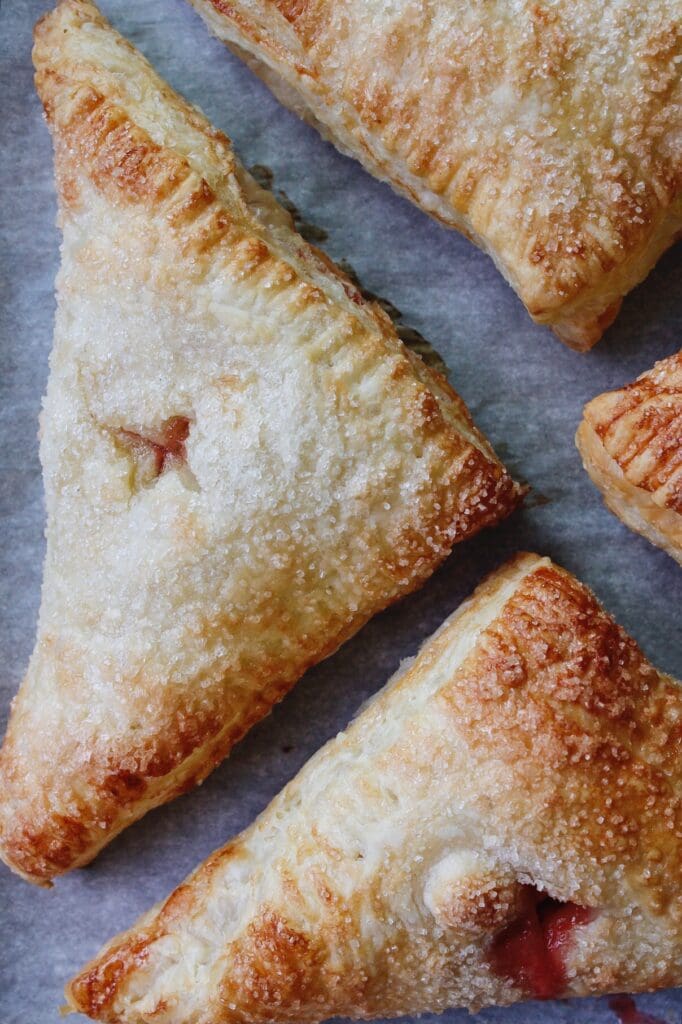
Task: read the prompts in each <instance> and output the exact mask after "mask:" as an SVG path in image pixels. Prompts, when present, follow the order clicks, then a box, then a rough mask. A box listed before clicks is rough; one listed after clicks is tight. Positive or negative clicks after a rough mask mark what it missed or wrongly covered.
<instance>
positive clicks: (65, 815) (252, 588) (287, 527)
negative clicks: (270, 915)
mask: <svg viewBox="0 0 682 1024" xmlns="http://www.w3.org/2000/svg"><path fill="white" fill-rule="evenodd" d="M34 61H35V65H36V83H37V87H38V91H39V93H40V96H41V99H42V101H43V103H44V106H45V110H46V115H47V119H48V123H49V126H50V129H51V132H52V134H53V137H54V144H55V162H56V173H57V182H58V191H59V199H60V218H61V223H62V227H63V231H64V245H63V262H62V268H61V271H60V275H59V281H58V292H59V295H58V298H59V303H58V312H57V321H56V327H55V344H54V350H53V354H52V358H51V378H50V382H49V386H48V394H47V397H46V400H45V407H44V411H43V420H42V442H41V458H42V462H43V467H44V477H45V487H46V499H47V510H48V526H47V557H46V564H45V576H44V586H43V598H42V606H41V614H40V623H39V629H38V639H37V643H36V647H35V650H34V653H33V656H32V659H31V663H30V665H29V669H28V673H27V677H26V680H25V682H24V684H23V686H22V688H21V691H20V693H19V695H18V697H17V700H16V702H15V707H14V709H13V713H12V716H11V719H10V724H9V727H8V730H7V735H6V737H5V741H4V745H3V748H2V752H1V753H0V790H1V792H2V799H1V800H0V854H1V855H2V856H3V858H4V859H5V860H6V861H7V863H9V864H10V865H11V866H12V868H13V869H14V870H16V871H18V872H19V873H21V874H23V875H24V876H25V877H26V878H29V879H31V880H33V881H37V882H47V881H48V880H49V879H51V878H52V877H54V876H55V875H57V874H59V873H61V872H62V871H66V870H68V869H69V868H71V867H74V866H77V865H79V864H83V863H85V862H87V861H88V860H90V859H91V858H92V857H93V856H94V855H95V854H96V853H97V852H98V850H99V849H100V848H101V847H102V846H103V845H104V844H105V843H106V842H107V841H109V840H110V839H111V838H112V837H113V836H114V835H115V834H116V833H117V832H118V831H120V830H121V829H122V828H124V827H125V826H126V825H128V824H129V823H130V822H132V821H134V820H135V819H136V818H138V817H140V816H141V815H142V814H144V813H145V812H146V811H147V810H148V809H150V808H151V807H153V806H156V805H158V804H160V803H162V802H163V801H165V800H168V799H170V798H171V797H173V796H175V795H176V794H178V793H181V792H183V791H184V790H185V789H187V788H189V787H190V786H192V785H194V784H195V783H197V782H198V781H200V780H201V779H202V778H204V777H205V775H207V774H208V772H209V771H210V770H211V769H212V768H213V767H214V765H215V764H216V763H218V761H219V760H220V759H221V758H223V757H224V756H225V755H226V754H227V753H228V752H229V750H230V748H231V746H232V745H233V744H234V743H235V742H236V741H237V740H238V739H239V738H240V737H241V736H242V735H243V734H244V732H245V731H246V730H247V729H249V728H250V727H251V726H252V725H253V724H254V723H255V722H257V721H258V720H259V719H260V718H261V717H262V716H263V715H264V714H266V713H267V712H268V711H269V710H270V708H271V707H272V705H273V703H275V702H276V701H277V700H279V699H281V698H282V697H283V696H284V694H285V693H286V692H287V691H288V690H289V689H290V688H291V686H292V685H293V684H294V683H295V682H296V680H297V679H298V678H299V677H300V676H301V674H302V673H303V672H304V671H305V670H306V669H307V668H308V667H309V666H311V665H313V664H315V663H316V662H318V661H319V660H320V659H321V658H324V657H326V656H327V655H329V654H331V653H333V651H334V650H335V649H336V648H337V647H338V646H339V644H341V643H342V642H343V641H344V640H345V639H347V638H348V637H349V636H351V635H352V634H353V633H354V632H356V630H357V629H359V628H360V626H362V624H363V623H364V622H366V621H367V619H368V618H369V617H370V616H371V615H373V614H375V613H376V612H377V611H379V610H380V609H381V608H384V607H385V606H386V605H387V604H389V603H390V602H391V601H393V600H396V599H398V598H399V597H401V596H403V595H404V594H407V593H409V592H410V591H411V590H412V589H414V588H415V587H416V586H418V585H419V584H420V583H421V582H422V581H423V580H424V579H426V578H427V577H428V575H429V574H430V573H431V572H432V571H433V570H434V568H435V567H436V566H437V565H438V564H439V563H440V562H441V561H442V559H443V558H444V557H445V556H446V555H447V554H448V552H449V551H450V549H451V547H452V545H453V544H454V543H456V542H458V541H459V540H462V539H463V538H464V537H466V536H470V535H471V534H473V533H475V532H476V531H477V530H479V529H480V528H481V527H483V526H485V525H487V524H491V523H494V522H496V521H497V520H499V519H500V518H501V517H502V516H504V515H506V514H507V513H508V512H509V511H511V509H512V508H513V507H514V505H515V504H516V503H517V502H518V500H519V497H520V494H521V490H520V489H519V488H517V487H516V485H515V484H514V483H513V481H512V480H511V478H510V477H509V475H508V473H507V472H506V470H505V469H504V467H503V466H502V465H501V463H500V462H499V461H498V460H497V458H496V457H495V454H494V452H493V451H492V449H491V448H490V445H489V444H488V442H487V441H486V440H485V439H484V438H483V437H482V435H481V434H480V433H479V432H478V431H477V430H476V428H475V426H474V425H473V423H472V421H471V417H470V416H469V413H468V411H467V410H466V408H465V406H464V404H463V402H462V401H461V399H459V397H458V396H457V395H455V393H454V392H453V391H452V389H451V388H449V385H447V383H446V382H445V381H443V380H442V379H441V378H440V377H438V375H436V374H434V373H433V372H432V371H431V370H429V369H428V368H427V367H425V366H424V364H423V363H421V361H420V360H418V359H415V358H414V357H413V356H412V355H411V354H410V353H409V352H408V351H407V350H406V349H405V348H404V346H403V345H402V344H401V343H400V341H399V340H398V338H397V336H396V333H395V331H394V329H393V327H392V325H391V323H390V321H389V319H388V318H387V317H386V315H385V314H384V313H383V312H382V311H381V310H380V309H379V307H378V306H376V305H374V304H371V303H367V302H365V301H364V300H362V298H361V297H360V296H359V295H357V293H356V291H355V289H354V287H353V286H352V284H351V282H350V281H348V279H347V278H346V277H345V276H344V275H343V274H342V273H341V272H340V271H338V270H337V269H334V270H333V272H331V271H330V269H329V264H328V262H327V261H325V260H324V259H322V258H321V257H320V255H319V253H317V251H316V250H314V249H313V248H311V247H310V246H308V245H307V244H306V243H305V242H304V241H303V239H301V238H300V236H299V235H297V234H296V233H295V232H293V231H292V230H291V228H290V225H289V223H288V218H287V216H286V215H285V214H284V213H283V211H281V210H280V209H279V208H278V207H277V206H276V204H274V201H273V200H272V199H271V198H267V199H266V198H265V197H264V195H263V193H262V191H261V190H260V189H259V188H258V186H257V185H256V184H255V183H254V182H253V181H251V180H250V179H249V177H248V175H247V174H246V172H245V171H244V170H243V169H242V168H241V167H240V166H239V165H238V163H237V161H236V159H235V157H234V154H233V152H232V149H231V147H230V144H229V140H227V138H226V137H225V136H224V135H222V134H221V133H220V132H217V131H215V130H214V129H213V128H211V126H210V125H209V123H208V122H207V121H206V120H205V118H204V117H203V116H202V115H201V114H200V113H199V112H198V111H197V110H195V109H194V108H192V107H190V106H189V105H188V104H186V103H184V101H182V100H181V99H180V98H179V97H178V96H176V95H175V94H174V93H173V92H172V91H171V90H170V89H169V87H168V86H167V85H166V84H165V83H164V82H162V81H161V80H160V79H159V78H158V76H156V75H155V73H154V72H153V70H152V69H151V67H150V66H149V65H148V64H147V62H146V61H145V60H144V59H143V58H142V57H141V55H140V54H138V53H137V52H136V51H135V50H134V49H133V48H132V47H130V46H129V45H128V44H127V43H126V42H125V41H124V40H122V39H121V38H120V36H118V35H117V34H116V33H115V32H114V31H113V30H112V29H111V28H110V26H109V25H108V24H107V23H106V21H105V20H104V19H103V18H102V17H101V15H100V14H99V12H98V11H97V10H96V8H95V7H94V6H93V5H92V4H91V3H89V2H87V0H64V2H63V3H61V4H60V5H59V6H58V8H57V9H56V10H55V11H54V12H53V13H52V14H50V15H48V16H47V17H46V18H44V19H43V20H42V21H41V22H40V23H39V25H38V27H37V29H36V39H35V49H34Z"/></svg>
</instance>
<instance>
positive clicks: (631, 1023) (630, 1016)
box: [609, 996, 663, 1024]
mask: <svg viewBox="0 0 682 1024" xmlns="http://www.w3.org/2000/svg"><path fill="white" fill-rule="evenodd" d="M609 1009H610V1010H613V1012H614V1013H615V1015H616V1017H618V1020H619V1021H620V1024H663V1021H662V1020H659V1018H658V1017H652V1016H651V1014H650V1013H642V1012H641V1010H638V1009H637V1007H636V1005H635V1002H634V1000H633V999H631V998H630V996H612V997H611V999H609Z"/></svg>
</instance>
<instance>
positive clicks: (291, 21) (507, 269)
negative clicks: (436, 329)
mask: <svg viewBox="0 0 682 1024" xmlns="http://www.w3.org/2000/svg"><path fill="white" fill-rule="evenodd" d="M190 2H191V3H192V4H193V6H194V7H196V8H197V10H198V11H199V12H200V13H201V14H202V16H203V17H204V18H205V20H206V21H207V23H208V25H209V27H210V28H211V29H212V31H213V32H215V34H216V35H217V36H218V37H219V38H220V39H222V40H223V41H224V42H226V43H227V44H229V45H230V46H232V47H233V48H234V49H235V50H236V52H238V54H239V55H240V56H241V57H243V58H244V59H245V60H246V61H247V63H249V65H250V66H251V67H252V68H253V69H254V70H255V71H256V72H257V73H258V74H260V75H261V77H263V78H264V80H265V81H266V83H267V84H268V85H269V86H270V87H271V88H272V89H273V91H274V92H275V94H276V95H277V96H278V98H279V99H280V100H282V102H284V103H285V104H287V105H288V106H290V107H291V108H292V109H293V110H294V111H295V112H296V113H298V114H300V115H301V116H303V117H304V118H306V119H307V120H309V121H311V122H312V123H313V124H315V126H316V127H317V128H318V129H319V130H320V131H321V132H322V134H323V135H324V136H325V137H328V138H331V140H332V141H333V142H334V143H335V144H336V145H337V146H338V147H339V149H341V150H342V151H343V152H345V153H348V154H350V155H351V156H354V157H356V158H358V159H359V160H360V161H361V162H362V163H363V164H364V165H365V167H366V168H367V169H368V170H369V171H371V172H372V173H373V174H375V175H376V176H377V177H379V178H382V179H384V180H386V181H388V182H390V183H391V184H392V185H393V186H394V187H395V188H397V189H398V190H399V191H401V192H403V193H404V194H406V195H407V196H408V197H409V198H410V199H412V200H413V201H414V202H416V203H418V204H419V205H421V206H422V207H423V208H424V209H425V210H426V211H427V212H428V213H430V214H432V215H433V216H435V217H437V218H438V219H439V220H441V221H443V222H444V223H446V224H448V225H450V226H452V227H455V228H457V229H458V230H460V231H462V232H463V233H464V234H465V235H467V236H468V237H469V238H472V239H473V240H474V241H475V242H477V244H478V245H480V246H481V247H482V248H483V249H485V250H486V251H487V252H488V253H489V254H490V255H491V256H492V258H493V259H494V260H495V262H496V264H497V266H498V268H499V269H500V270H501V271H502V273H503V274H504V275H505V277H506V278H507V280H508V281H509V282H510V283H511V284H512V286H513V287H514V288H515V289H516V291H517V292H518V294H519V295H520V297H521V299H522V300H523V302H524V303H525V305H526V306H527V308H528V310H529V312H530V313H531V315H532V316H533V317H534V318H535V319H536V320H538V321H539V322H540V323H544V324H548V325H549V326H550V327H552V328H553V329H554V330H555V332H556V333H557V334H558V335H559V337H560V338H561V339H562V340H563V341H565V342H566V343H567V344H569V345H571V346H573V347H575V348H578V349H586V348H589V347H590V346H591V345H593V344H594V343H595V342H596V341H597V340H598V339H599V337H600V336H601V334H602V332H603V331H604V330H605V329H606V327H608V325H609V324H610V323H611V322H612V321H613V319H614V317H615V316H616V314H617V312H618V309H619V307H620V303H621V300H622V297H623V295H625V294H626V293H627V292H628V291H629V290H630V289H631V288H632V287H634V285H636V284H637V283H638V282H639V281H641V280H642V279H643V278H644V277H645V276H646V274H647V273H648V272H649V270H650V269H651V267H652V266H653V265H654V264H655V262H656V260H657V259H658V257H659V256H660V254H661V253H662V252H663V251H664V250H665V249H666V248H667V247H668V246H669V245H670V244H672V242H673V241H674V240H675V237H676V236H677V235H678V234H679V232H680V230H681V229H682V198H681V196H682V191H681V190H682V145H681V142H680V139H681V133H682V76H681V73H680V66H681V65H680V63H679V61H680V55H681V53H682V22H681V19H680V14H679V7H678V5H677V4H676V2H675V0H655V2H650V3H647V4H646V5H645V6H642V4H640V3H639V2H638V0H628V2H625V3H623V2H620V3H612V2H609V3H605V4H598V5H595V4H593V3H591V2H590V0H580V2H578V3H577V4H576V3H574V2H569V0H562V2H560V3H552V4H549V3H546V2H541V0H524V2H523V3H521V4H515V5H514V6H513V7H510V5H509V4H508V3H502V2H492V3H486V4H480V3H473V2H468V0H462V2H457V3H451V2H447V3H446V2H439V3H432V4H423V3H416V2H414V0H399V2H398V3H391V4H388V3H386V2H384V0H372V2H371V3H367V2H366V0H351V2H348V3H344V5H343V7H339V5H338V4H336V3H334V2H332V0H305V2H301V3H299V2H295V3H280V2H277V0H249V2H246V0H237V2H233V0H229V2H228V0H190Z"/></svg>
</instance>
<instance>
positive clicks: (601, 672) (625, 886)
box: [67, 555, 682, 1024]
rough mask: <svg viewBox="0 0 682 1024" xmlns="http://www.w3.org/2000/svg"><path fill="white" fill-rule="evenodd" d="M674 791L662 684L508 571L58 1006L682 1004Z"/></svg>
mask: <svg viewBox="0 0 682 1024" xmlns="http://www.w3.org/2000/svg"><path fill="white" fill-rule="evenodd" d="M680 778H682V692H681V691H680V687H679V684H678V683H676V682H675V681H674V680H673V679H671V678H670V677H668V676H666V675H664V674H663V673H661V672H658V671H657V670H656V669H655V668H653V666H651V665H650V664H649V663H648V662H647V660H646V659H645V657H644V655H643V654H642V652H641V651H640V649H639V648H638V647H637V645H636V644H635V642H634V641H633V640H632V639H631V638H630V637H628V636H627V634H626V633H625V632H624V631H623V630H622V629H621V628H620V627H619V626H618V625H617V624H616V623H615V622H614V621H613V619H612V618H610V616H609V615H607V614H606V612H605V611H604V610H603V609H602V608H601V607H600V606H599V604H598V602H597V600H596V599H595V598H594V596H593V595H592V594H591V593H590V592H589V590H588V589H587V588H586V587H584V586H582V585H581V584H580V583H579V582H578V581H577V580H576V579H574V578H573V577H572V576H571V575H570V574H569V573H567V572H565V571H563V570H562V569H560V568H558V567H557V566H555V565H553V564H552V563H551V562H550V560H549V559H546V558H539V557H538V556H536V555H519V556H518V557H517V558H516V559H514V560H513V561H512V562H510V563H509V564H508V565H506V566H504V567H503V568H502V569H500V570H499V571H498V572H497V573H495V574H493V575H492V576H491V577H490V578H489V579H488V580H486V581H485V582H484V583H483V584H482V585H481V586H480V587H479V588H478V590H477V591H476V592H475V593H474V595H473V597H472V598H471V599H470V600H469V601H467V602H466V603H465V604H464V605H462V607H461V608H460V609H459V610H458V611H457V612H456V613H455V614H454V615H452V616H451V617H450V618H449V619H448V620H446V622H445V623H444V624H443V626H442V627H441V628H440V630H438V632H437V633H436V634H434V636H433V637H432V638H431V639H430V640H429V641H428V642H427V643H426V644H425V646H424V647H423V648H422V650H421V652H420V653H419V655H418V657H417V658H416V659H414V660H413V661H411V662H408V663H407V664H406V665H404V666H403V668H402V669H401V670H400V671H399V672H398V673H397V674H396V675H395V676H394V677H393V679H392V680H391V681H390V682H389V683H388V685H387V686H386V687H385V688H384V689H383V690H382V691H381V692H380V693H379V694H377V695H376V696H375V697H374V699H373V700H371V701H370V702H369V703H368V704H367V705H366V706H365V708H364V710H363V711H362V712H361V714H359V715H358V717H357V718H355V720H354V721H353V722H352V723H351V724H350V725H349V726H348V728H347V729H346V730H345V732H342V733H341V734H340V735H339V736H337V737H336V738H335V739H334V740H332V741H331V742H330V743H328V744H327V745H326V746H325V747H323V748H322V750H320V751H319V752H318V753H317V754H316V755H315V756H314V757H313V758H312V759H311V760H310V761H309V762H308V763H307V765H305V766H304V768H303V769H302V770H301V771H300V772H299V774H298V775H297V776H296V778H294V779H293V780H292V781H291V782H290V783H289V784H288V786H286V787H285V788H284V790H282V792H281V793H280V794H279V795H278V796H277V797H275V799H274V800H273V802H272V803H271V804H270V806H269V807H268V808H267V809H266V810H265V812H264V813H263V814H262V815H261V816H260V817H259V818H258V819H257V820H256V821H255V822H254V824H253V825H252V826H251V827H250V828H248V829H246V831H244V832H243V833H242V834H241V835H239V836H237V837H236V838H235V839H233V840H232V841H231V842H229V843H228V844H227V845H226V846H225V847H223V848H222V849H220V850H217V851H216V852H215V853H214V854H213V855H212V856H210V857H209V858H208V860H206V861H205V862H204V863H203V864H202V865H201V866H200V867H199V868H198V869H197V870H196V871H195V872H194V873H193V874H192V875H190V876H189V878H188V879H187V880H186V881H185V882H184V883H183V884H182V885H181V886H180V887H179V888H178V889H176V890H175V892H174V893H173V894H172V895H171V896H170V897H169V898H168V899H167V900H166V901H165V902H164V903H162V904H160V905H159V906H157V907H155V908H153V909H152V910H150V911H149V912H148V913H147V914H145V915H144V916H143V917H142V918H141V919H140V921H139V922H138V923H137V925H136V926H135V927H133V928H132V929H131V930H130V931H129V932H127V933H125V934H123V935H121V936H118V937H117V938H115V939H114V940H113V941H112V942H111V943H110V944H109V945H108V946H106V947H105V948H104V950H103V951H102V952H101V953H100V954H99V955H98V956H97V957H96V958H95V959H94V960H93V961H92V962H91V963H90V964H89V965H88V966H87V967H85V969H84V970H83V971H82V972H81V973H80V974H79V975H78V976H77V977H76V978H75V979H74V980H73V981H72V982H71V983H70V985H69V986H68V989H67V998H68V1000H69V1004H70V1006H71V1007H72V1008H73V1009H77V1010H80V1011H82V1012H84V1013H87V1014H90V1015H91V1016H92V1017H94V1018H95V1019H98V1020H103V1021H109V1022H113V1024H152V1022H153V1024H190V1022H191V1024H276V1022H280V1021H291V1022H292V1024H293V1022H296V1024H316V1022H319V1021H321V1020H324V1019H325V1018H328V1017H350V1018H358V1019H367V1018H373V1017H379V1018H389V1017H395V1016H398V1015H401V1014H410V1015H415V1014H421V1013H436V1012H439V1011H441V1010H444V1009H446V1008H448V1007H451V1006H465V1007H468V1008H470V1009H472V1010H477V1009H479V1008H480V1007H482V1006H486V1005H493V1004H506V1003H512V1002H515V1001H518V1000H522V999H527V998H545V999H546V998H555V997H564V996H566V997H568V996H582V995H589V994H598V993H602V992H623V991H638V990H650V989H656V988H662V987H666V986H674V985H679V984H680V982H682V902H681V900H680V894H681V893H682V791H681V790H680V783H679V780H680Z"/></svg>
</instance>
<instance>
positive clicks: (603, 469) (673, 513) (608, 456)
mask: <svg viewBox="0 0 682 1024" xmlns="http://www.w3.org/2000/svg"><path fill="white" fill-rule="evenodd" d="M576 443H577V445H578V448H579V450H580V454H581V455H582V458H583V462H584V464H585V468H586V470H587V471H588V473H589V474H590V476H591V477H592V479H593V480H594V482H595V484H596V485H597V487H599V489H600V490H601V491H602V492H603V494H604V500H605V501H606V504H607V505H608V506H609V508H610V509H611V510H612V511H613V512H615V514H616V515H617V516H619V517H620V518H621V519H622V520H623V521H624V522H625V523H626V524H627V525H628V526H629V527H630V528H631V529H633V530H636V531H637V532H638V533H641V534H643V535H644V536H645V537H647V539H648V540H650V541H651V542H652V544H656V545H658V546H659V547H662V548H663V549H664V550H665V551H667V552H668V553H669V554H670V555H672V557H673V558H676V559H677V561H678V562H682V352H678V353H676V354H675V355H673V356H670V357H669V358H668V359H663V360H661V361H660V362H658V363H656V365H655V366H654V367H653V369H651V370H649V371H647V372H646V373H643V374H642V375H641V376H640V377H638V378H637V380H636V381H634V382H633V383H632V384H629V385H627V386H626V387H624V388H621V389H619V390H617V391H610V392H607V393H605V394H602V395H598V396H597V398H594V399H593V400H592V401H591V402H590V403H589V405H587V406H586V407H585V412H584V416H583V421H582V423H581V424H580V427H579V429H578V433H577V435H576Z"/></svg>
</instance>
